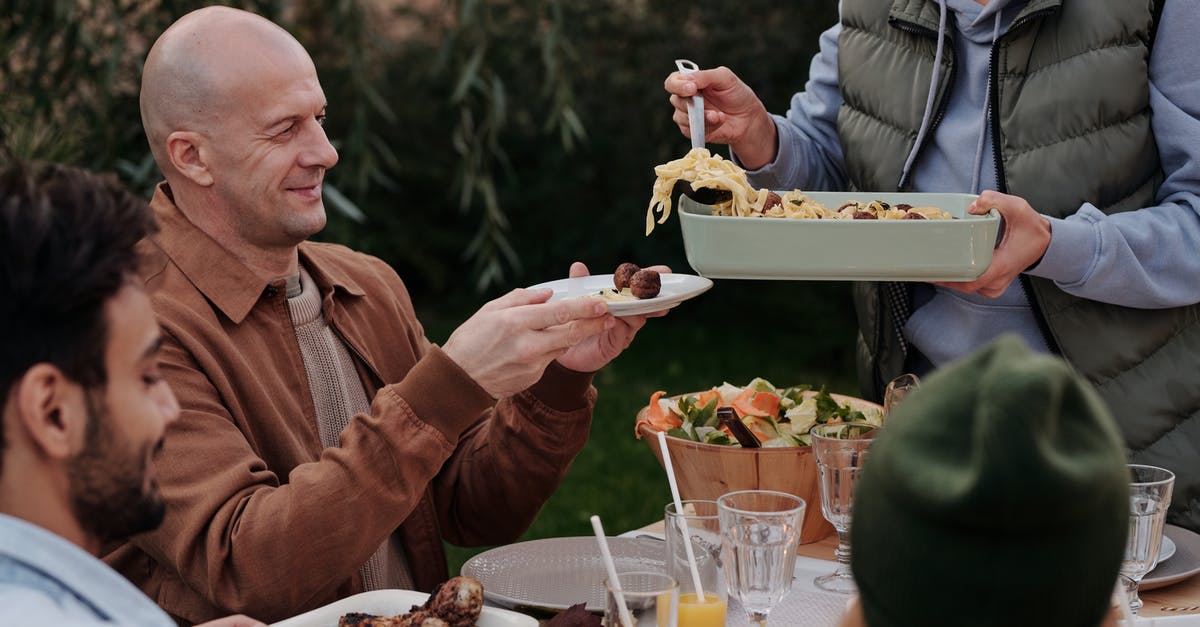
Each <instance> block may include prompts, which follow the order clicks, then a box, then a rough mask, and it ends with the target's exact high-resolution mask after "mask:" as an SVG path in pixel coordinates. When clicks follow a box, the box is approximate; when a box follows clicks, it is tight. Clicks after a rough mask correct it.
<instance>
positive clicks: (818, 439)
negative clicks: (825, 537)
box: [809, 422, 879, 594]
mask: <svg viewBox="0 0 1200 627" xmlns="http://www.w3.org/2000/svg"><path fill="white" fill-rule="evenodd" d="M878 432H879V428H878V427H876V426H875V425H869V424H864V423H845V422H843V423H838V424H823V425H816V426H815V427H813V428H812V429H811V430H809V434H810V435H812V449H813V455H814V456H816V458H817V473H818V474H819V475H820V479H821V484H820V486H821V488H820V489H821V513H822V514H824V515H825V520H828V521H829V523H830V524H832V525H833V528H834V529H835V530H837V534H838V547H837V550H836V551H834V556H835V557H836V558H837V562H838V566H837V570H835V571H833V572H832V573H829V574H828V575H821V576H820V577H817V578H816V579H814V580H813V583H814V584H816V586H817V587H818V588H820V589H822V590H825V591H827V592H837V593H839V594H854V593H855V592H857V591H858V586H856V585H854V576H853V575H852V574H850V514H851V512H850V509H851V505H852V504H853V503H854V484H855V482H856V481H858V473H859V471H860V470H861V469H862V465H863V463H864V462H866V460H867V449H868V448H869V447H870V446H871V441H872V440H874V439H875V434H876V433H878Z"/></svg>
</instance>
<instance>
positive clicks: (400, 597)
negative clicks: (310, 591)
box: [271, 588, 538, 627]
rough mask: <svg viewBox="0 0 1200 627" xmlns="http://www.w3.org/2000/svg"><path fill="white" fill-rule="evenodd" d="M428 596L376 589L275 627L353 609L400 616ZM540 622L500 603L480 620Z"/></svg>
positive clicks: (324, 624) (488, 623) (498, 624)
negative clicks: (503, 607) (502, 607)
mask: <svg viewBox="0 0 1200 627" xmlns="http://www.w3.org/2000/svg"><path fill="white" fill-rule="evenodd" d="M485 590H486V588H485ZM427 598H429V595H428V594H426V593H424V592H417V591H415V590H372V591H370V592H363V593H361V594H356V595H354V596H349V597H346V598H344V599H342V600H341V601H334V602H333V603H330V604H329V605H326V606H324V607H319V608H317V609H315V610H313V611H311V612H305V613H303V614H300V615H299V616H293V617H291V618H289V619H287V620H284V621H280V622H278V623H274V624H273V625H272V626H271V627H336V626H337V624H338V620H339V619H340V618H341V617H342V616H343V615H345V614H349V613H350V612H363V613H366V614H376V615H378V616H396V615H397V614H405V613H407V612H408V611H410V610H411V609H412V606H414V605H421V604H422V603H424V602H425V599H427ZM537 624H538V622H537V620H536V619H534V618H533V617H532V616H526V615H524V614H518V613H516V612H510V611H508V610H503V609H500V608H496V607H485V608H483V613H482V614H480V616H479V622H478V623H477V625H478V627H537Z"/></svg>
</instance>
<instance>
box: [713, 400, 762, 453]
mask: <svg viewBox="0 0 1200 627" xmlns="http://www.w3.org/2000/svg"><path fill="white" fill-rule="evenodd" d="M717 420H720V421H721V424H723V425H725V426H726V427H729V432H730V433H731V434H733V438H734V439H735V440H737V441H738V444H741V445H742V448H762V442H759V441H758V437H756V436H755V435H754V433H753V432H751V431H750V428H749V427H747V426H746V425H745V424H744V423H743V422H742V421H741V420H739V419H738V417H737V414H736V413H734V411H733V408H732V407H718V408H717Z"/></svg>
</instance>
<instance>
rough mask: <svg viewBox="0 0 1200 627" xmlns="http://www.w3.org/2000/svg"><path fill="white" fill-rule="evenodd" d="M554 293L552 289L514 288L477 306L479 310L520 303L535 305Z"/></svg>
mask: <svg viewBox="0 0 1200 627" xmlns="http://www.w3.org/2000/svg"><path fill="white" fill-rule="evenodd" d="M553 295H554V290H551V289H545V288H543V289H536V290H527V289H524V288H518V289H515V290H513V291H511V292H509V293H507V294H505V295H504V296H501V297H500V298H496V299H493V300H490V301H488V302H487V303H484V305H483V306H482V307H480V308H479V311H480V312H489V311H499V310H501V309H510V308H512V307H520V306H522V305H536V304H539V303H544V302H546V301H547V300H549V299H550V297H551V296H553Z"/></svg>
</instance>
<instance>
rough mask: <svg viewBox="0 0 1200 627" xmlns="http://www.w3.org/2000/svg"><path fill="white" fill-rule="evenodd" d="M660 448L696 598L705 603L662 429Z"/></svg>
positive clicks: (659, 438) (659, 441)
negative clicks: (677, 515)
mask: <svg viewBox="0 0 1200 627" xmlns="http://www.w3.org/2000/svg"><path fill="white" fill-rule="evenodd" d="M658 448H659V449H661V450H662V457H663V468H666V469H667V482H668V483H670V484H671V498H672V499H674V500H675V513H676V514H679V533H681V534H682V535H683V548H684V550H686V551H687V559H688V568H691V570H692V585H693V586H695V587H696V599H697V600H698V601H700V602H701V603H704V602H705V599H704V586H702V585H700V569H699V568H696V553H695V551H693V550H692V534H691V532H690V531H688V524H687V515H686V512H684V511H683V501H682V500H680V499H679V484H677V483H675V467H674V466H672V465H671V452H670V451H668V450H667V434H665V433H663V432H662V431H659V432H658ZM670 532H671V530H670V529H668V530H667V533H670ZM670 559H674V556H671V557H670Z"/></svg>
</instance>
